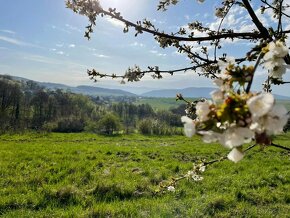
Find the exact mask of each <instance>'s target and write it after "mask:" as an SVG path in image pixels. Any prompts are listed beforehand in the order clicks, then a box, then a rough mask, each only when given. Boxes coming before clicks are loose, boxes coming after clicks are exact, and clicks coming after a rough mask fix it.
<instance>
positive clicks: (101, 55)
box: [93, 54, 110, 58]
mask: <svg viewBox="0 0 290 218" xmlns="http://www.w3.org/2000/svg"><path fill="white" fill-rule="evenodd" d="M93 55H94V56H96V57H98V58H109V57H110V56H107V55H103V54H93Z"/></svg>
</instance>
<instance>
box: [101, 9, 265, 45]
mask: <svg viewBox="0 0 290 218" xmlns="http://www.w3.org/2000/svg"><path fill="white" fill-rule="evenodd" d="M101 13H103V14H104V15H107V16H110V17H111V18H113V19H116V20H119V21H121V22H123V23H125V24H126V25H127V26H131V27H134V28H135V29H136V30H138V31H140V32H147V33H150V34H152V35H154V36H159V37H164V38H167V39H172V40H176V41H185V42H197V41H198V42H202V41H212V40H216V39H226V38H239V39H257V38H262V35H261V34H260V33H256V32H242V33H234V32H232V33H223V34H218V35H210V36H204V37H180V36H175V35H170V34H166V33H162V32H158V31H156V30H151V29H148V28H145V27H142V26H141V25H138V24H135V23H133V22H131V21H128V20H126V19H124V18H123V17H122V16H117V15H115V14H114V13H111V12H109V11H106V10H102V12H101Z"/></svg>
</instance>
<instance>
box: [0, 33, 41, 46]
mask: <svg viewBox="0 0 290 218" xmlns="http://www.w3.org/2000/svg"><path fill="white" fill-rule="evenodd" d="M0 40H2V41H4V42H7V43H10V44H13V45H19V46H32V47H37V46H36V45H33V44H31V43H27V42H23V41H21V40H18V39H14V38H9V37H6V36H1V35H0Z"/></svg>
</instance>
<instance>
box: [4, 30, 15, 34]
mask: <svg viewBox="0 0 290 218" xmlns="http://www.w3.org/2000/svg"><path fill="white" fill-rule="evenodd" d="M0 31H1V32H3V33H9V34H12V35H14V34H16V32H14V31H12V30H0Z"/></svg>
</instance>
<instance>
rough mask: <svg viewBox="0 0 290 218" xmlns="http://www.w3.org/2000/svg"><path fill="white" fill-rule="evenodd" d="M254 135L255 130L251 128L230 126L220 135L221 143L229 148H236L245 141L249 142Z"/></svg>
mask: <svg viewBox="0 0 290 218" xmlns="http://www.w3.org/2000/svg"><path fill="white" fill-rule="evenodd" d="M253 137H254V132H253V131H251V130H250V129H249V128H243V127H230V128H229V129H227V130H226V131H225V132H224V133H223V134H222V136H221V137H220V143H221V144H222V145H224V146H225V147H227V148H235V147H238V146H240V145H242V144H244V143H249V142H250V141H251V140H252V138H253Z"/></svg>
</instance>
